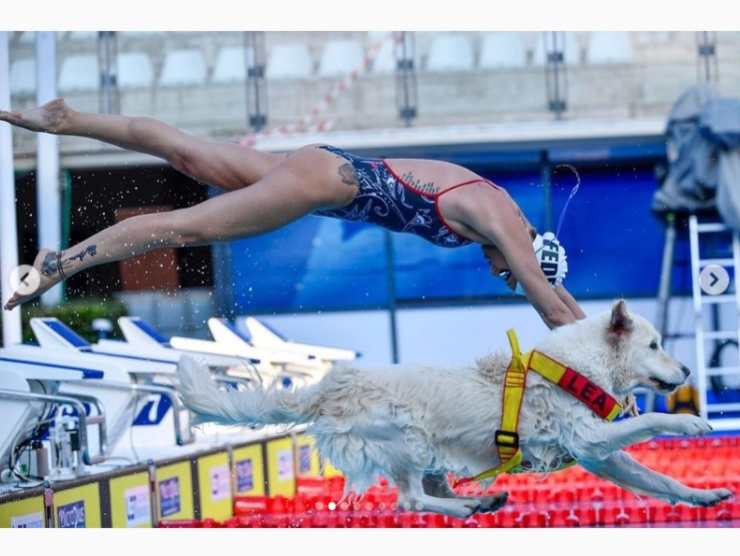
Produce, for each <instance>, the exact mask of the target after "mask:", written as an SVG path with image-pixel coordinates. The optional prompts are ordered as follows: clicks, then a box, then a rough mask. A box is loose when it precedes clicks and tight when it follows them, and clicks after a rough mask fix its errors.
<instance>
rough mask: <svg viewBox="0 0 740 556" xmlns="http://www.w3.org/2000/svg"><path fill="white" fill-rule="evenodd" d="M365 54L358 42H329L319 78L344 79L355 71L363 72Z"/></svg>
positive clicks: (320, 67)
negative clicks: (343, 77)
mask: <svg viewBox="0 0 740 556" xmlns="http://www.w3.org/2000/svg"><path fill="white" fill-rule="evenodd" d="M364 60H365V54H364V53H363V51H362V46H361V45H360V43H358V42H356V41H329V42H328V43H326V46H324V50H323V52H322V53H321V61H320V62H319V77H342V76H344V75H347V74H349V73H351V72H353V71H355V70H358V71H362V70H363V67H364Z"/></svg>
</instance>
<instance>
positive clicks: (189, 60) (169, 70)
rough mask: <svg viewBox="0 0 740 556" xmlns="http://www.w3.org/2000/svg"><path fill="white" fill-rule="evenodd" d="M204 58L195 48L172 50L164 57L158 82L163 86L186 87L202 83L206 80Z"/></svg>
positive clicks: (206, 71)
mask: <svg viewBox="0 0 740 556" xmlns="http://www.w3.org/2000/svg"><path fill="white" fill-rule="evenodd" d="M207 73H208V70H207V68H206V60H205V58H204V57H203V53H202V52H201V51H200V50H198V49H195V48H191V49H184V50H173V51H172V52H168V53H167V57H166V58H165V59H164V67H163V69H162V77H161V78H160V80H159V84H160V85H162V86H165V87H187V86H193V85H202V84H203V83H205V81H206V74H207Z"/></svg>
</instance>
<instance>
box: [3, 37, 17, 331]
mask: <svg viewBox="0 0 740 556" xmlns="http://www.w3.org/2000/svg"><path fill="white" fill-rule="evenodd" d="M8 39H9V33H8V32H6V31H2V32H0V110H10V57H9V55H8ZM16 266H18V232H17V228H16V220H15V175H14V172H13V136H12V133H11V128H10V125H9V124H6V123H4V122H0V280H2V285H0V290H2V304H3V305H4V304H5V302H6V301H7V300H8V299H9V298H10V295H11V294H12V293H13V292H11V291H10V284H9V283H8V278H9V277H10V273H11V272H12V270H13V269H14V268H15V267H16ZM0 312H1V313H2V323H3V345H4V346H9V345H12V344H19V343H21V340H22V335H21V310H20V307H17V308H15V309H13V310H12V311H5V310H3V309H2V308H0Z"/></svg>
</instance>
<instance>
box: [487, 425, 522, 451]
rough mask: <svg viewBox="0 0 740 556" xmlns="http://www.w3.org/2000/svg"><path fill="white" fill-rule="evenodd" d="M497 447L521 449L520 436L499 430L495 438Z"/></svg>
mask: <svg viewBox="0 0 740 556" xmlns="http://www.w3.org/2000/svg"><path fill="white" fill-rule="evenodd" d="M493 441H494V442H495V443H496V446H504V447H507V448H514V449H519V434H518V433H516V432H510V431H502V430H501V429H499V430H497V431H496V433H495V434H494V436H493Z"/></svg>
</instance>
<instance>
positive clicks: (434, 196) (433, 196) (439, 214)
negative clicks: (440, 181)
mask: <svg viewBox="0 0 740 556" xmlns="http://www.w3.org/2000/svg"><path fill="white" fill-rule="evenodd" d="M383 164H384V165H385V167H386V168H387V169H388V172H390V174H391V175H392V176H393V177H394V178H395V179H396V181H398V183H400V184H401V185H403V186H404V187H405V188H406V189H409V190H410V191H413V192H414V193H416V194H417V195H421V196H422V197H427V198H429V199H434V210H435V212H436V213H437V218H439V220H440V221H441V222H442V224H444V226H445V228H447V229H448V230H449V231H450V233H452V234H453V235H455V236H457V237H459V238H460V239H461V240H463V241H470V242H473V243H475V241H474V240H472V239H470V238H467V237H465V236H463V235H460V234H458V233H457V232H456V231H455V230H453V229H452V228H451V227H450V225H449V224H448V223H447V221H446V220H445V217H444V216H442V211H441V210H439V202H438V201H439V198H440V197H441V196H442V195H444V194H445V193H447V192H448V191H452V190H453V189H457V188H458V187H462V186H464V185H472V184H474V183H487V184H488V185H490V186H491V187H495V188H496V189H501V188H500V187H499V186H498V185H496V184H495V183H493V182H491V181H488V180H486V179H483V178H477V179H474V180H468V181H464V182H462V183H458V184H456V185H453V186H452V187H448V188H447V189H445V190H444V191H438V192H437V193H429V192H427V191H422V190H421V189H418V188H416V187H414V186H413V185H411V184H410V183H408V182H407V181H406V180H404V179H403V178H402V177H401V176H399V175H398V174H396V172H394V171H393V168H391V165H390V164H388V162H387V161H386V160H385V159H384V160H383Z"/></svg>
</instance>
